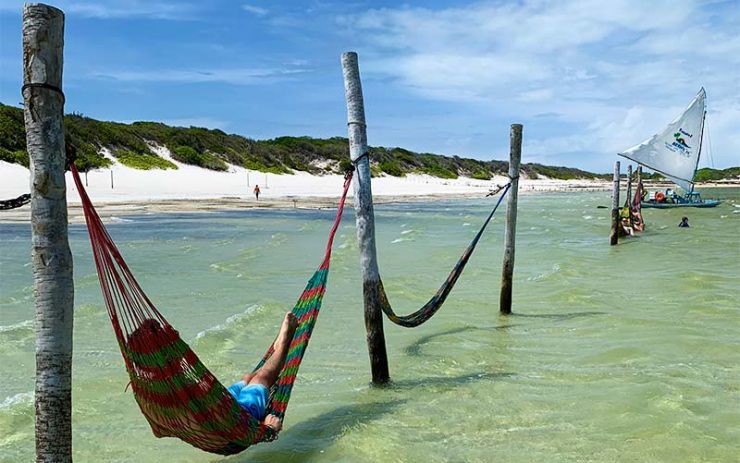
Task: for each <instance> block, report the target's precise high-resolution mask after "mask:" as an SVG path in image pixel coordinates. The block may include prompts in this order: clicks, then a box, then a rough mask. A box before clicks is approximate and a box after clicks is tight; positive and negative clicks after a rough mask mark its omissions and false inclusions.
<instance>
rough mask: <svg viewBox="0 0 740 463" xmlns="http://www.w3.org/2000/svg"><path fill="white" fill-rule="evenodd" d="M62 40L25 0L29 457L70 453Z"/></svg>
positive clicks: (60, 24)
mask: <svg viewBox="0 0 740 463" xmlns="http://www.w3.org/2000/svg"><path fill="white" fill-rule="evenodd" d="M63 46H64V14H63V13H62V12H61V11H60V10H58V9H56V8H52V7H50V6H46V5H41V4H26V5H25V6H24V7H23V81H24V87H23V98H24V105H25V108H24V118H25V122H26V142H27V146H28V154H29V157H30V160H31V227H32V235H31V237H32V245H33V250H32V260H33V276H34V295H35V300H36V321H35V327H36V461H37V462H52V461H53V462H71V461H72V419H71V418H72V369H71V367H72V314H73V303H74V284H73V281H72V254H71V252H70V250H69V243H68V241H67V200H66V186H65V181H64V171H65V166H66V160H65V150H64V126H63V121H62V115H63V112H64V96H63V95H62V93H61V90H60V89H61V86H62V50H63ZM28 84H31V85H28ZM38 84H42V85H38Z"/></svg>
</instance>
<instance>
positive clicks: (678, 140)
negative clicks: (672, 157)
mask: <svg viewBox="0 0 740 463" xmlns="http://www.w3.org/2000/svg"><path fill="white" fill-rule="evenodd" d="M692 138H694V136H693V135H692V134H690V133H688V132H687V131H685V130H684V129H682V128H679V129H678V132H676V133H674V134H673V141H672V142H671V143H668V142H666V144H665V146H666V148H668V149H669V150H671V151H673V152H674V153H678V154H680V155H682V156H685V157H687V158H690V157H691V146H689V144H688V143H687V142H686V140H687V139H689V140H690V139H692Z"/></svg>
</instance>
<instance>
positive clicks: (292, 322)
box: [243, 312, 298, 389]
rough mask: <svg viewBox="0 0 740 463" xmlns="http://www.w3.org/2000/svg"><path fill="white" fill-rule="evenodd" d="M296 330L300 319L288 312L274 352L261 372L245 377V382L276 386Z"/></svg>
mask: <svg viewBox="0 0 740 463" xmlns="http://www.w3.org/2000/svg"><path fill="white" fill-rule="evenodd" d="M296 328H298V319H297V318H296V317H295V315H293V314H292V313H290V312H288V313H287V314H286V315H285V318H284V319H283V324H282V325H281V326H280V333H279V334H278V337H277V339H276V340H275V343H274V344H273V346H274V349H275V350H274V352H273V353H272V355H271V356H270V358H269V359H267V361H266V362H265V364H264V365H262V367H260V369H259V370H257V371H255V372H254V373H247V374H245V375H244V377H243V380H244V381H245V382H246V383H247V384H261V385H263V386H265V387H266V388H268V389H269V388H270V387H272V385H273V384H275V382H276V381H277V378H278V375H280V370H282V368H283V364H284V363H285V357H286V356H287V355H288V348H289V347H290V342H291V340H292V339H293V335H294V334H295V330H296Z"/></svg>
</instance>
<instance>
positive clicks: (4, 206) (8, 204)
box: [0, 193, 31, 211]
mask: <svg viewBox="0 0 740 463" xmlns="http://www.w3.org/2000/svg"><path fill="white" fill-rule="evenodd" d="M30 202H31V195H30V194H28V193H26V194H23V195H20V196H18V197H17V198H12V199H6V200H3V201H0V211H3V210H8V209H17V208H19V207H21V206H25V205H26V204H28V203H30Z"/></svg>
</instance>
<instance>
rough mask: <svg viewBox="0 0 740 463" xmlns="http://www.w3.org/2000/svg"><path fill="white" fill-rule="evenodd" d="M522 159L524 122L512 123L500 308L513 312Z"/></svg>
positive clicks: (506, 312)
mask: <svg viewBox="0 0 740 463" xmlns="http://www.w3.org/2000/svg"><path fill="white" fill-rule="evenodd" d="M521 160H522V124H511V133H510V135H509V178H510V179H511V187H510V188H509V197H508V198H507V199H506V234H505V236H504V267H503V271H502V274H501V296H500V298H499V310H500V311H501V313H502V314H510V313H511V293H512V287H513V277H514V248H515V242H516V210H517V205H516V203H517V199H518V196H519V163H520V162H521Z"/></svg>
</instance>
